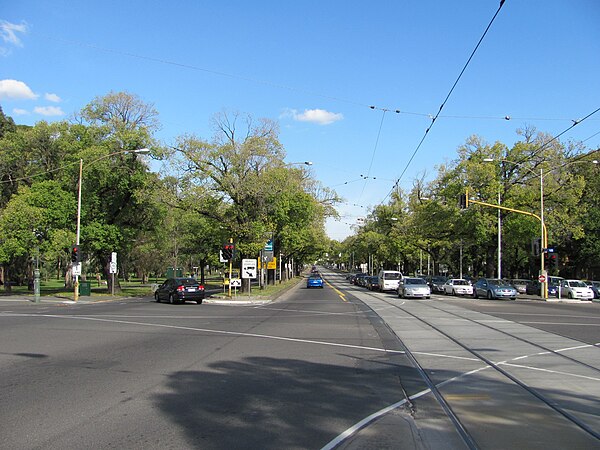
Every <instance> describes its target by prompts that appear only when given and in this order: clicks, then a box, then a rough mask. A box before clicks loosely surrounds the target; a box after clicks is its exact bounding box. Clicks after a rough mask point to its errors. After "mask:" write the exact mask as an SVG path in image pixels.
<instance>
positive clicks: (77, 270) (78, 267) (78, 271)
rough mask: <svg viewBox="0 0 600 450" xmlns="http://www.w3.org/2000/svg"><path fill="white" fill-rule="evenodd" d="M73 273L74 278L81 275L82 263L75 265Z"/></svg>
mask: <svg viewBox="0 0 600 450" xmlns="http://www.w3.org/2000/svg"><path fill="white" fill-rule="evenodd" d="M72 273H73V275H74V276H75V275H77V276H79V275H81V263H80V262H78V263H74V264H73V268H72Z"/></svg>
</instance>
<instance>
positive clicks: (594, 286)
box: [585, 280, 600, 298]
mask: <svg viewBox="0 0 600 450" xmlns="http://www.w3.org/2000/svg"><path fill="white" fill-rule="evenodd" d="M585 284H587V285H588V287H589V288H590V289H591V290H592V292H593V293H594V298H600V281H589V280H588V281H586V282H585Z"/></svg>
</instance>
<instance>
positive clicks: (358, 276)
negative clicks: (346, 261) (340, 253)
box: [352, 273, 369, 286]
mask: <svg viewBox="0 0 600 450" xmlns="http://www.w3.org/2000/svg"><path fill="white" fill-rule="evenodd" d="M368 276H369V274H367V273H357V274H356V275H355V276H354V278H353V279H352V284H354V285H356V286H360V285H361V283H362V281H363V278H365V277H368Z"/></svg>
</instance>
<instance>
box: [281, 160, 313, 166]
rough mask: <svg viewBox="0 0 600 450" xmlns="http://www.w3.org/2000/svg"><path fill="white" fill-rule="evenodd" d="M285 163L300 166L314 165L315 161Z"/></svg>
mask: <svg viewBox="0 0 600 450" xmlns="http://www.w3.org/2000/svg"><path fill="white" fill-rule="evenodd" d="M284 165H285V166H295V165H298V166H312V165H313V163H312V161H300V162H291V163H287V164H284Z"/></svg>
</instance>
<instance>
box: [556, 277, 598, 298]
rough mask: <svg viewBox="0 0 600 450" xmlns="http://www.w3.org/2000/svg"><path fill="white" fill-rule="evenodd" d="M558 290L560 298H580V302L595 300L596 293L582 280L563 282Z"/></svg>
mask: <svg viewBox="0 0 600 450" xmlns="http://www.w3.org/2000/svg"><path fill="white" fill-rule="evenodd" d="M558 289H559V291H558V294H557V296H558V297H562V298H578V299H580V300H591V299H593V298H594V291H592V289H591V288H590V287H588V285H587V284H585V283H584V282H583V281H581V280H561V281H560V284H559V285H558Z"/></svg>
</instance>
